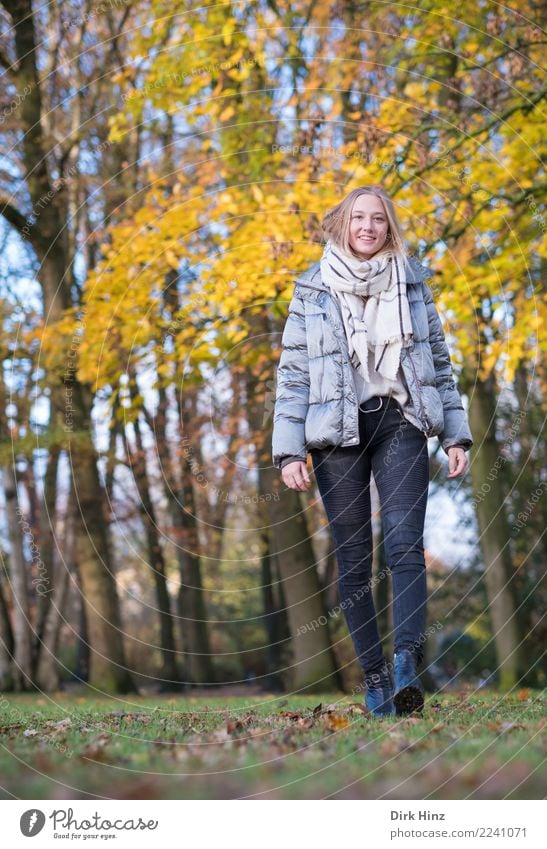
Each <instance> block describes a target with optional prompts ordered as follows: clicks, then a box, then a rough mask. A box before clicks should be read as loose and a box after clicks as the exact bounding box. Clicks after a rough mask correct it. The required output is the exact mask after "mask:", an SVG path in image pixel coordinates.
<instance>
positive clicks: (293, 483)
mask: <svg viewBox="0 0 547 849" xmlns="http://www.w3.org/2000/svg"><path fill="white" fill-rule="evenodd" d="M281 477H282V478H283V483H284V484H285V485H286V486H288V487H289V489H298V490H300V492H305V491H306V490H307V489H308V487H309V486H310V483H311V481H310V478H309V476H308V470H307V468H306V464H305V463H304V461H303V460H295V461H294V463H287V465H286V466H283V468H282V469H281Z"/></svg>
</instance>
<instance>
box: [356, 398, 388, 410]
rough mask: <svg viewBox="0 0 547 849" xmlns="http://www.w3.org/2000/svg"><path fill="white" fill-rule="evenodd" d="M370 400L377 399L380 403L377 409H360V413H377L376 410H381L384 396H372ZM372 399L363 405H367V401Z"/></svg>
mask: <svg viewBox="0 0 547 849" xmlns="http://www.w3.org/2000/svg"><path fill="white" fill-rule="evenodd" d="M372 398H378V400H379V402H380V404H379V406H378V407H374V408H373V409H372V410H365V409H363V407H360V409H361V411H362V412H363V413H377V412H378V410H381V409H382V404H383V400H384V396H383V395H373V396H372ZM372 398H369V399H368V400H367V401H365V404H367V403H368V401H372Z"/></svg>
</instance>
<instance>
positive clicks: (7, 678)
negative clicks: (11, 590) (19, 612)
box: [0, 562, 15, 692]
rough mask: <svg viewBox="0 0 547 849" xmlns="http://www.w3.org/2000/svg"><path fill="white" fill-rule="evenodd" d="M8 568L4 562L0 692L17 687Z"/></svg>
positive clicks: (0, 608)
mask: <svg viewBox="0 0 547 849" xmlns="http://www.w3.org/2000/svg"><path fill="white" fill-rule="evenodd" d="M5 575H6V567H5V564H4V563H3V562H2V566H1V568H0V691H2V692H3V691H9V690H13V688H14V685H15V680H14V674H13V673H14V669H13V652H14V650H15V642H14V638H13V631H12V628H11V622H10V618H9V610H8V605H7V602H6V596H5V594H4V576H5Z"/></svg>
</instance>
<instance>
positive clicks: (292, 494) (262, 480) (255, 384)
mask: <svg viewBox="0 0 547 849" xmlns="http://www.w3.org/2000/svg"><path fill="white" fill-rule="evenodd" d="M264 322H265V317H260V318H257V320H256V325H257V327H258V329H257V331H256V332H258V333H260V328H263V327H265V324H264ZM265 386H266V382H262V383H261V382H260V381H259V379H257V378H255V377H254V374H253V375H251V373H250V372H248V375H247V398H248V410H247V416H248V420H249V424H250V426H251V430H252V436H253V440H254V443H255V446H256V455H257V467H258V498H259V501H260V502H261V503H264V504H265V505H266V508H267V511H268V516H269V520H270V533H271V544H270V546H271V547H270V551H271V553H272V555H276V556H277V558H278V560H277V562H278V564H279V573H280V576H281V579H282V581H283V592H284V595H285V599H286V604H287V617H288V621H289V627H290V632H291V640H292V648H293V661H292V667H291V669H290V676H289V677H290V679H291V680H290V689H291V690H292V691H293V692H298V693H304V692H320V691H325V690H331V689H333V688H334V689H336V688H338V687H339V686H340V676H339V673H338V671H337V669H336V662H335V658H334V653H333V651H332V646H331V641H330V634H329V628H328V617H327V616H326V607H325V599H324V596H323V592H322V589H321V584H320V582H319V576H318V574H317V567H316V564H315V557H314V552H313V547H312V544H311V539H310V535H309V533H308V528H307V526H306V521H305V518H304V514H303V511H302V504H301V502H300V498H299V495H298V493H297V492H296V491H295V490H287V491H285V486H284V484H283V481H282V479H281V475H280V473H279V470H278V469H276V468H274V467H273V466H272V459H271V438H272V417H271V416H269V417H268V419H267V421H266V422H265V421H264V410H265V399H266V392H265Z"/></svg>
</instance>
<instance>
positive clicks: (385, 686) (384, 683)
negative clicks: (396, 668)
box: [365, 664, 395, 716]
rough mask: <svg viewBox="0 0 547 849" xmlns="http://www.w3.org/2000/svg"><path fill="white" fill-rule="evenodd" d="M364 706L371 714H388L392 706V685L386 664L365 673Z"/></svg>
mask: <svg viewBox="0 0 547 849" xmlns="http://www.w3.org/2000/svg"><path fill="white" fill-rule="evenodd" d="M365 689H366V692H365V707H366V708H367V709H368V710H369V711H370V713H371V714H372V716H390V715H391V714H394V713H395V708H394V706H393V685H392V683H391V675H390V674H389V669H388V668H387V664H386V665H384V666H383V667H381V668H380V669H379V670H378V671H377V672H372V673H366V674H365Z"/></svg>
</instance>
